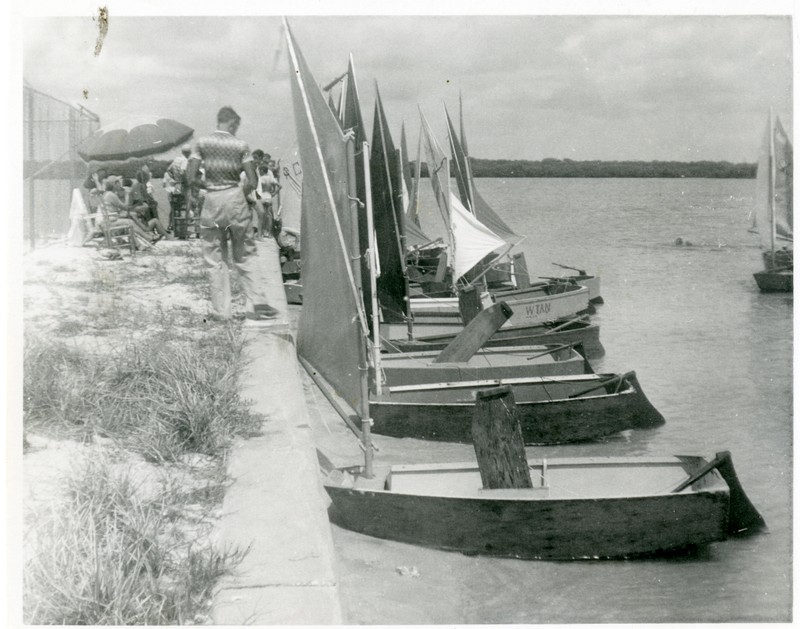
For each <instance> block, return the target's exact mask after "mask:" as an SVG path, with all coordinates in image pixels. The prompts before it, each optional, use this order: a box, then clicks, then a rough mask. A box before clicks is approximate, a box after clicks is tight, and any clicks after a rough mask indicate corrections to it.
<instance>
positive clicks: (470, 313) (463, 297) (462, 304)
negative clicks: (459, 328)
mask: <svg viewBox="0 0 800 629" xmlns="http://www.w3.org/2000/svg"><path fill="white" fill-rule="evenodd" d="M482 309H483V304H481V292H480V290H478V288H477V287H476V286H475V285H474V284H468V285H467V286H465V287H464V288H460V289H459V291H458V311H459V312H460V313H461V321H462V322H463V323H464V325H469V323H470V321H472V320H473V319H474V318H475V317H476V316H477V314H478V313H479V312H480V311H481V310H482Z"/></svg>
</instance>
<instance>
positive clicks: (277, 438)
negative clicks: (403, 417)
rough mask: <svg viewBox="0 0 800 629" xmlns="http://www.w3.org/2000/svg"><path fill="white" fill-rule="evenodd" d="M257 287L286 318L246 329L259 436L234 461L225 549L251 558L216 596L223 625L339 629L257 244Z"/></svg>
mask: <svg viewBox="0 0 800 629" xmlns="http://www.w3.org/2000/svg"><path fill="white" fill-rule="evenodd" d="M258 249H259V251H258V255H259V262H260V264H259V266H260V267H261V268H260V272H261V273H262V275H263V276H262V277H260V278H258V279H259V281H260V283H261V286H263V288H264V291H265V296H266V298H267V302H268V303H269V304H270V305H272V306H274V307H276V308H278V310H279V311H280V312H281V315H280V316H279V318H278V319H276V320H271V321H258V322H255V321H247V322H246V323H245V324H244V333H245V338H246V341H247V346H246V350H245V359H246V360H247V367H246V370H245V373H244V374H243V378H242V395H243V397H244V398H246V399H250V400H252V402H253V410H254V411H255V412H258V413H262V414H264V415H265V416H266V417H267V419H266V421H265V422H264V432H263V434H262V435H260V436H258V437H255V438H252V439H248V440H246V441H240V442H238V443H237V444H236V446H235V447H234V448H233V449H232V451H231V453H230V461H229V465H228V473H229V475H230V477H231V479H232V484H231V486H230V487H229V488H228V490H227V492H226V494H225V499H224V502H223V514H222V518H221V522H220V525H219V535H218V539H219V542H220V543H221V545H222V546H223V547H238V548H241V549H245V548H249V551H248V552H247V554H246V555H245V557H244V560H243V561H242V562H241V563H240V564H239V566H238V567H237V568H236V571H235V574H233V575H231V576H229V577H224V578H223V579H222V580H221V581H220V584H219V586H218V590H217V592H216V593H215V596H214V605H213V611H212V618H213V622H214V624H220V625H243V624H248V625H289V624H302V625H323V624H342V611H341V605H340V602H339V586H338V582H337V578H336V572H335V568H334V566H335V559H334V550H333V541H332V538H331V531H330V523H329V522H328V515H327V512H326V507H327V498H326V496H325V492H324V489H323V488H322V485H321V483H320V476H319V472H318V465H317V456H316V450H315V447H314V443H313V440H312V436H311V430H310V427H309V416H308V411H307V409H306V404H305V396H304V393H303V386H302V382H301V379H300V374H299V371H298V369H299V368H300V367H299V365H298V362H297V357H296V352H295V345H294V339H293V338H292V336H291V334H290V331H289V323H288V319H287V316H286V312H287V306H286V297H285V295H284V292H283V282H282V279H281V273H280V264H279V261H278V252H277V246H276V244H275V241H274V240H272V239H268V240H266V241H262V242H259V243H258Z"/></svg>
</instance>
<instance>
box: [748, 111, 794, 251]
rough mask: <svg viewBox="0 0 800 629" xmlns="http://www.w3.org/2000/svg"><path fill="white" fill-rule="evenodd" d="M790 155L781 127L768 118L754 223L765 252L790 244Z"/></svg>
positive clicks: (791, 233) (791, 226)
mask: <svg viewBox="0 0 800 629" xmlns="http://www.w3.org/2000/svg"><path fill="white" fill-rule="evenodd" d="M792 154H793V150H792V142H791V140H789V137H788V135H787V134H786V131H785V130H784V128H783V125H782V124H781V122H780V120H778V119H777V118H776V119H775V120H774V123H773V120H772V116H770V119H769V121H768V122H767V127H766V130H765V131H764V138H763V141H762V143H761V150H760V152H759V156H758V171H757V174H756V206H755V220H754V227H755V228H756V230H757V231H758V234H759V240H760V242H761V247H762V248H763V249H764V250H765V251H770V250H772V249H773V247H781V246H785V245H786V244H787V243H790V242H792V241H793V218H792V211H793V201H792V194H793V177H792V166H793V164H792V162H793V159H792ZM773 230H774V231H773Z"/></svg>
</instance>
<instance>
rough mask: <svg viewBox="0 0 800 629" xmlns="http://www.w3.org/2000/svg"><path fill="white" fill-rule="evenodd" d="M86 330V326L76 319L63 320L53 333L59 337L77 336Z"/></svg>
mask: <svg viewBox="0 0 800 629" xmlns="http://www.w3.org/2000/svg"><path fill="white" fill-rule="evenodd" d="M85 329H86V326H85V325H84V324H83V323H82V322H80V321H77V320H75V319H61V320H60V321H59V322H58V324H57V325H56V327H55V328H54V329H53V332H54V333H55V334H57V335H59V336H75V335H76V334H80V333H81V332H83V331H84V330H85Z"/></svg>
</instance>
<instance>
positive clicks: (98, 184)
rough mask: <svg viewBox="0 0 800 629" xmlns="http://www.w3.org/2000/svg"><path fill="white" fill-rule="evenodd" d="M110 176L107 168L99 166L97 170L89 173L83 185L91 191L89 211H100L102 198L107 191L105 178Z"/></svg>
mask: <svg viewBox="0 0 800 629" xmlns="http://www.w3.org/2000/svg"><path fill="white" fill-rule="evenodd" d="M106 177H108V171H106V169H105V168H98V169H97V170H96V171H95V172H93V173H89V176H88V177H87V178H86V181H84V182H83V187H84V188H86V190H87V191H88V192H89V211H90V212H91V213H92V214H94V213H95V212H97V211H98V209H99V206H100V199H101V198H102V196H103V192H104V191H105V184H104V183H103V182H104V181H105V178H106Z"/></svg>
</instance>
